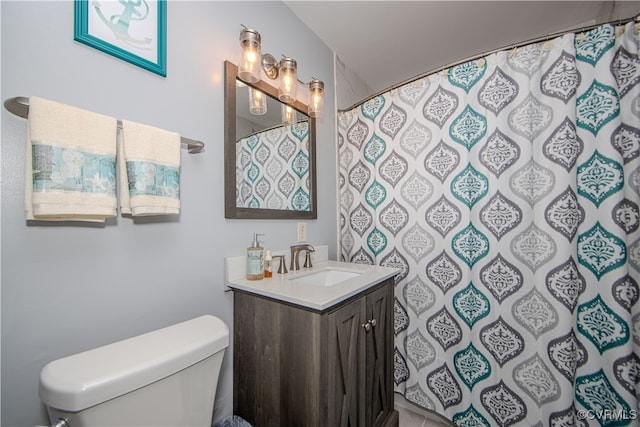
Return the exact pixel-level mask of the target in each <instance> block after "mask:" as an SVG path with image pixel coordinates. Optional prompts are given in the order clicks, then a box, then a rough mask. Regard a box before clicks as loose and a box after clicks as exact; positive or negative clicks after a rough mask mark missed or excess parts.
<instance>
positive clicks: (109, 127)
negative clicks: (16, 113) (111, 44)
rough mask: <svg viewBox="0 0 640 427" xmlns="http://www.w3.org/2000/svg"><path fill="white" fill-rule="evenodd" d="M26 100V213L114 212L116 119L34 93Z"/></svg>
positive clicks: (75, 216) (82, 215) (57, 216)
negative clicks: (36, 95)
mask: <svg viewBox="0 0 640 427" xmlns="http://www.w3.org/2000/svg"><path fill="white" fill-rule="evenodd" d="M29 105H30V106H29V124H28V128H27V153H26V162H25V215H26V218H27V219H28V220H45V221H91V222H104V221H105V219H106V218H107V217H113V216H115V215H116V214H117V199H116V163H115V161H116V135H117V127H118V122H117V120H116V119H115V118H113V117H108V116H105V115H102V114H97V113H92V112H90V111H86V110H82V109H80V108H76V107H71V106H69V105H65V104H60V103H57V102H54V101H50V100H47V99H43V98H39V97H35V96H32V97H31V98H30V99H29Z"/></svg>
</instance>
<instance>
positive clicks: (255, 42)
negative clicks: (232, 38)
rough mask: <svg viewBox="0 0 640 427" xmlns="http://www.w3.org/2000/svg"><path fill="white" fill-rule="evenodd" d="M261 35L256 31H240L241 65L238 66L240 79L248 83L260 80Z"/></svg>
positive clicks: (246, 29) (247, 29)
mask: <svg viewBox="0 0 640 427" xmlns="http://www.w3.org/2000/svg"><path fill="white" fill-rule="evenodd" d="M261 63H262V55H261V54H260V33H259V32H257V31H256V30H251V29H249V28H245V29H243V30H242V31H240V64H239V65H238V77H240V78H241V79H242V80H244V81H245V82H248V83H255V82H257V81H259V80H260V65H261Z"/></svg>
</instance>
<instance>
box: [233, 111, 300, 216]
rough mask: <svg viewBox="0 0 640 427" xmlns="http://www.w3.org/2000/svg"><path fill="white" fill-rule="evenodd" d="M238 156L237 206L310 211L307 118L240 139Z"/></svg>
mask: <svg viewBox="0 0 640 427" xmlns="http://www.w3.org/2000/svg"><path fill="white" fill-rule="evenodd" d="M236 159H237V166H236V207H239V208H254V209H292V210H298V211H309V210H311V196H310V193H311V191H310V190H309V188H310V186H311V185H310V182H309V169H310V163H309V122H308V121H307V120H302V121H299V122H296V123H295V124H293V125H286V126H285V125H283V126H276V127H273V128H269V129H267V130H264V131H260V132H256V133H254V134H252V135H249V136H247V137H245V138H240V139H239V140H238V142H237V143H236Z"/></svg>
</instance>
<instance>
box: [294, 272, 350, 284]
mask: <svg viewBox="0 0 640 427" xmlns="http://www.w3.org/2000/svg"><path fill="white" fill-rule="evenodd" d="M360 274H362V272H360V271H347V270H334V269H326V270H320V271H316V272H313V273H309V274H305V275H304V276H294V277H292V278H290V279H289V280H291V283H293V284H296V285H297V284H301V285H312V286H333V285H337V284H338V283H341V282H344V281H345V280H349V279H352V278H354V277H356V276H359V275H360Z"/></svg>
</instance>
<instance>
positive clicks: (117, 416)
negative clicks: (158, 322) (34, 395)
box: [40, 315, 229, 427]
mask: <svg viewBox="0 0 640 427" xmlns="http://www.w3.org/2000/svg"><path fill="white" fill-rule="evenodd" d="M228 346H229V328H228V327H227V325H226V323H224V322H223V321H222V320H221V319H219V318H217V317H215V316H211V315H206V316H201V317H198V318H195V319H192V320H189V321H186V322H182V323H178V324H176V325H173V326H169V327H166V328H163V329H159V330H157V331H153V332H149V333H147V334H143V335H139V336H136V337H133V338H129V339H126V340H123V341H119V342H116V343H113V344H109V345H106V346H103V347H99V348H95V349H93V350H89V351H85V352H83V353H78V354H75V355H72V356H69V357H65V358H62V359H58V360H55V361H53V362H51V363H49V364H48V365H46V366H45V367H44V368H43V369H42V371H41V373H40V399H41V400H42V402H43V403H44V404H45V405H46V407H47V412H48V414H49V418H50V420H51V424H52V425H54V424H57V423H59V424H60V425H62V424H66V425H67V426H69V427H85V426H173V427H176V426H206V427H209V426H211V420H212V416H213V404H214V399H215V394H216V387H217V384H218V376H219V374H220V367H221V366H222V359H223V356H224V352H225V349H226V348H227V347H228Z"/></svg>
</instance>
